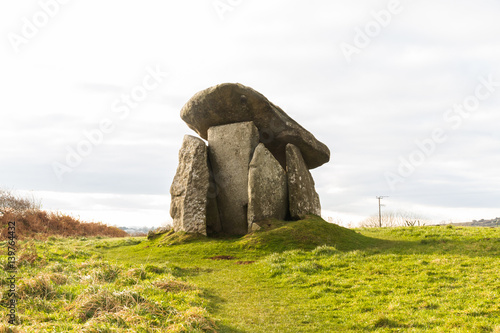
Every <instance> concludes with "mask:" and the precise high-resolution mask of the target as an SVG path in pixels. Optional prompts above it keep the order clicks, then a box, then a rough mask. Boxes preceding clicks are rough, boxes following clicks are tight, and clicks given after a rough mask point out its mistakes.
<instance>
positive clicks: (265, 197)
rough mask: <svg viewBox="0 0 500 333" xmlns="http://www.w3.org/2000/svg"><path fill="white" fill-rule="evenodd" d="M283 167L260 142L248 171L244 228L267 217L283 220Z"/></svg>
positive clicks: (284, 208) (285, 211)
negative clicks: (245, 224)
mask: <svg viewBox="0 0 500 333" xmlns="http://www.w3.org/2000/svg"><path fill="white" fill-rule="evenodd" d="M287 195H288V193H287V177H286V173H285V170H284V169H283V168H282V167H281V164H280V163H279V162H278V161H277V160H276V159H275V158H274V156H273V155H272V154H271V153H270V152H269V150H267V148H266V147H265V146H264V144H263V143H259V145H258V146H257V148H255V152H254V153H253V158H252V161H251V162H250V170H249V173H248V198H249V202H248V230H249V231H251V230H257V229H259V226H258V225H257V224H256V222H259V221H263V220H266V219H269V218H276V219H279V220H284V219H285V217H286V214H287V210H288V197H287Z"/></svg>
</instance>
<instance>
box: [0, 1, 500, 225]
mask: <svg viewBox="0 0 500 333" xmlns="http://www.w3.org/2000/svg"><path fill="white" fill-rule="evenodd" d="M499 11H500V3H499V2H498V1H494V0H477V1H464V0H462V1H460V0H453V1H452V0H449V1H448V0H434V1H430V0H429V1H426V0H420V1H403V0H402V1H374V0H370V1H356V0H343V1H327V0H322V1H319V0H318V1H296V0H287V1H284V0H280V1H273V0H265V1H264V0H252V1H246V0H220V1H213V0H191V1H165V0H162V1H160V0H145V1H127V0H120V1H118V0H107V1H97V0H85V1H80V0H64V1H63V0H41V1H32V0H29V1H28V0H23V1H2V2H1V4H0V29H1V31H0V34H1V36H2V38H1V40H2V42H1V43H0V47H1V53H0V56H1V61H0V73H1V75H0V87H1V91H2V93H1V98H0V110H1V111H0V112H1V116H2V117H1V121H0V139H1V144H0V156H1V164H0V185H1V186H2V187H4V188H10V189H16V190H19V191H34V193H35V194H36V195H37V196H38V197H40V198H41V199H42V201H43V207H44V208H46V209H55V210H61V211H63V212H67V213H71V214H73V215H75V216H80V217H81V218H83V219H86V220H95V221H103V222H105V223H108V224H112V225H119V226H159V225H161V224H163V223H165V222H168V221H170V220H171V218H170V216H169V213H168V211H169V204H170V195H169V188H170V184H171V182H172V179H173V176H174V174H175V171H176V168H177V162H178V160H177V158H178V157H177V156H178V155H177V154H178V150H179V148H180V145H181V141H182V138H183V135H184V134H192V135H195V133H194V132H192V131H191V130H190V129H189V128H188V127H187V125H185V123H184V122H183V121H182V120H181V119H180V117H179V111H180V109H181V107H182V106H183V105H184V103H185V102H187V101H188V100H189V99H190V98H191V97H192V96H193V95H194V94H195V93H196V92H198V91H200V90H202V89H205V88H208V87H210V86H213V85H215V84H219V83H223V82H239V83H242V84H244V85H247V86H250V87H252V88H254V89H256V90H257V91H259V92H261V93H263V94H264V95H265V96H266V97H268V98H269V99H270V100H271V101H272V102H273V103H275V104H276V105H279V106H280V107H281V108H282V109H283V110H284V111H285V112H287V113H288V114H289V115H290V116H291V117H292V118H294V119H295V120H296V121H297V122H299V123H300V124H301V125H303V126H304V127H305V128H306V129H308V130H309V131H310V132H311V133H313V134H314V135H315V136H316V138H317V139H319V140H320V141H322V142H324V143H325V144H326V145H327V146H328V147H329V148H330V150H331V152H332V155H331V161H330V162H329V163H328V164H325V165H323V166H321V167H319V168H317V169H314V170H312V173H313V176H314V178H315V181H316V185H317V191H318V193H319V195H320V198H321V204H322V209H323V213H322V215H323V216H324V217H325V218H327V217H333V218H334V219H335V220H336V221H340V220H341V221H342V222H343V223H345V224H347V223H348V222H353V223H355V222H358V221H360V220H362V219H364V218H366V217H367V216H370V215H374V214H376V213H377V211H378V206H377V200H376V198H375V197H376V196H382V195H385V196H389V197H388V198H385V199H383V202H384V203H385V205H386V206H385V207H383V209H385V210H403V211H411V212H414V213H418V214H421V215H422V216H425V217H427V218H428V219H431V220H433V221H436V222H439V221H442V220H446V221H450V220H453V221H467V220H472V219H481V218H494V217H496V216H500V207H499V202H500V175H499V166H500V131H499V130H498V127H499V124H500V112H499V106H500V38H499V36H498V31H500V20H498V13H499ZM85 133H87V134H85ZM99 133H100V134H99ZM89 138H90V139H89ZM91 141H93V142H91ZM78 151H80V153H81V154H79V153H78ZM75 154H79V155H78V156H79V157H78V156H75ZM82 155H85V156H82Z"/></svg>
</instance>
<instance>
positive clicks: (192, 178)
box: [170, 135, 209, 235]
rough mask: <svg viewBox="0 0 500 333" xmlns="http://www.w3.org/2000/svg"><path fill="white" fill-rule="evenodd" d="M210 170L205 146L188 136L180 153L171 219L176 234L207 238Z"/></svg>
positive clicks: (171, 191)
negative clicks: (197, 235)
mask: <svg viewBox="0 0 500 333" xmlns="http://www.w3.org/2000/svg"><path fill="white" fill-rule="evenodd" d="M208 189H209V169H208V163H207V147H206V145H205V142H204V141H203V140H201V139H199V138H196V137H194V136H190V135H185V136H184V140H183V142H182V147H181V149H180V150H179V166H178V167H177V173H176V174H175V177H174V180H173V182H172V186H171V187H170V194H171V196H172V202H171V205H170V216H172V218H173V220H174V230H175V231H176V232H177V231H185V232H190V233H200V234H203V235H206V234H207V230H206V222H207V220H206V219H207V193H208Z"/></svg>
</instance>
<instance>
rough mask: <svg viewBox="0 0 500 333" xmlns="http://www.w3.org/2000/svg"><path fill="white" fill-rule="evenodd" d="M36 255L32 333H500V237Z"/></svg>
mask: <svg viewBox="0 0 500 333" xmlns="http://www.w3.org/2000/svg"><path fill="white" fill-rule="evenodd" d="M24 247H25V250H23V251H24V252H23V251H20V254H19V258H21V257H22V258H24V259H23V260H22V261H21V268H20V270H21V273H20V274H21V276H20V278H19V281H18V289H19V292H20V295H21V297H22V298H21V300H20V301H19V309H18V313H19V314H20V325H19V326H18V328H19V329H20V331H26V332H72V331H74V332H85V331H87V332H128V331H134V332H204V331H207V332H210V331H217V332H252V333H253V332H497V333H500V274H499V273H498V272H499V271H500V262H499V255H500V229H490V228H472V227H446V226H442V227H407V228H382V229H359V230H349V229H345V228H341V227H339V226H337V225H334V224H329V223H326V222H325V221H323V220H321V219H320V218H318V217H313V216H311V217H309V218H308V219H306V220H303V221H296V222H282V221H270V222H269V223H268V225H267V226H266V228H265V230H262V231H259V232H256V233H253V234H250V235H247V236H245V237H242V238H220V239H207V238H205V237H201V236H193V235H188V234H183V233H177V234H174V233H169V234H165V235H163V236H161V237H159V238H157V239H155V240H153V241H147V240H145V239H144V238H141V239H138V238H127V239H97V238H88V239H87V238H79V239H77V238H74V239H64V238H51V239H49V240H48V241H47V242H45V243H43V242H34V243H27V244H25V245H24ZM4 258H5V256H4V257H3V258H2V264H5V262H6V259H4ZM2 274H4V275H5V273H4V272H2ZM2 281H4V279H2ZM2 288H3V289H4V290H5V288H6V286H5V284H4V285H3V287H2ZM5 297H6V295H5V294H4V295H3V300H2V302H3V303H4V302H5V300H6V299H5ZM4 324H5V321H4ZM5 327H7V326H4V328H5ZM0 332H2V329H1V328H0Z"/></svg>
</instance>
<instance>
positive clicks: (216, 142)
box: [208, 122, 259, 235]
mask: <svg viewBox="0 0 500 333" xmlns="http://www.w3.org/2000/svg"><path fill="white" fill-rule="evenodd" d="M258 143H259V132H258V130H257V128H256V127H255V125H254V124H253V123H252V122H244V123H236V124H230V125H223V126H214V127H210V129H209V130H208V152H209V158H210V163H211V165H212V170H213V177H214V180H215V183H216V187H217V206H218V210H219V214H220V222H221V226H222V231H223V232H224V233H226V234H230V235H245V234H246V233H247V232H248V222H247V208H248V168H249V164H250V161H251V159H252V155H253V152H254V150H255V147H257V144H258Z"/></svg>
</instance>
